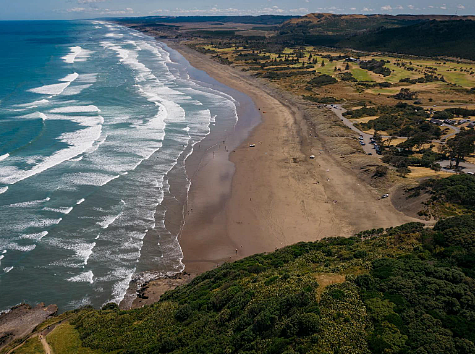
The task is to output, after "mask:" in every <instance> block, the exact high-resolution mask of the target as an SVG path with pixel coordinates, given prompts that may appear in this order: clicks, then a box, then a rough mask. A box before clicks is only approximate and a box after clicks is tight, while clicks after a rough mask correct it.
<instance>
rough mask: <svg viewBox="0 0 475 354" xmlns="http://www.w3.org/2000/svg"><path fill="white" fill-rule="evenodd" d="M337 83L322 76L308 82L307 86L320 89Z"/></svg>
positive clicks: (328, 77)
mask: <svg viewBox="0 0 475 354" xmlns="http://www.w3.org/2000/svg"><path fill="white" fill-rule="evenodd" d="M337 82H338V80H337V79H335V78H334V77H332V76H330V75H326V74H323V75H319V76H317V77H314V78H313V79H311V80H310V81H309V82H308V84H309V85H310V86H312V87H322V86H326V85H331V84H334V83H337Z"/></svg>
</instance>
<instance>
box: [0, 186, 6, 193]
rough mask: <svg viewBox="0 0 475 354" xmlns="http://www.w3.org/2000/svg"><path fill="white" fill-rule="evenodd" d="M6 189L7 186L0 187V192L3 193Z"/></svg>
mask: <svg viewBox="0 0 475 354" xmlns="http://www.w3.org/2000/svg"><path fill="white" fill-rule="evenodd" d="M7 190H8V187H0V194H3V193H5V192H6V191H7Z"/></svg>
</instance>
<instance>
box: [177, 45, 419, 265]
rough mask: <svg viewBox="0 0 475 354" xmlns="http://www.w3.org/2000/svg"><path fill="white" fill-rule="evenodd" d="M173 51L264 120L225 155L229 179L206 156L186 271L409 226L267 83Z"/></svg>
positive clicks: (185, 242)
mask: <svg viewBox="0 0 475 354" xmlns="http://www.w3.org/2000/svg"><path fill="white" fill-rule="evenodd" d="M171 46H172V47H173V48H174V49H176V50H178V51H179V52H180V53H181V54H182V55H184V56H185V57H186V58H187V59H188V60H189V62H190V63H191V65H192V66H194V67H195V68H197V69H200V70H204V71H206V72H207V73H208V74H209V75H210V76H212V77H213V78H215V79H216V80H218V81H220V82H221V83H223V84H225V85H227V86H229V87H231V88H233V89H236V90H238V91H241V92H244V93H245V94H247V95H248V96H249V97H251V99H252V100H253V101H254V103H255V105H256V106H257V107H258V108H259V109H260V111H261V114H262V123H261V124H260V125H259V126H257V127H256V128H255V129H254V130H253V131H252V133H251V134H250V136H249V137H248V138H247V139H246V141H245V142H244V143H243V144H241V145H240V146H239V148H237V149H235V151H234V152H232V153H231V154H230V155H229V156H230V161H231V162H232V163H233V164H234V166H235V171H234V174H232V171H233V170H234V169H233V168H231V165H230V163H229V162H228V161H226V156H227V155H220V156H222V157H221V158H219V157H218V152H215V158H214V159H213V158H211V156H205V157H204V158H203V162H202V164H201V165H200V168H199V169H198V171H197V172H196V173H195V174H194V175H193V177H192V185H191V189H190V194H189V201H188V211H191V212H190V214H188V215H187V216H186V218H185V225H184V227H183V229H182V232H181V235H180V244H181V247H182V249H183V254H184V259H183V262H184V264H185V266H186V268H185V270H186V271H187V272H189V273H193V274H196V273H201V272H203V271H206V270H209V269H212V268H214V267H216V266H217V265H219V264H222V263H223V262H226V261H233V260H236V259H239V258H242V257H246V256H249V255H252V254H255V253H261V252H268V251H273V250H275V249H276V248H280V247H283V246H286V245H290V244H293V243H296V242H299V241H315V240H319V239H322V238H324V237H329V236H350V235H352V234H353V233H355V232H358V231H361V230H366V229H371V228H375V227H389V226H395V225H400V224H402V223H405V222H409V221H414V219H411V218H409V217H407V216H406V215H404V214H402V213H401V212H398V211H397V210H395V208H394V207H393V206H392V204H391V203H390V201H389V199H384V200H380V198H379V197H380V196H379V194H378V193H377V192H376V191H375V190H374V189H372V188H371V187H369V186H368V185H366V184H365V183H364V182H363V181H361V180H360V179H358V177H357V176H356V175H355V173H354V172H352V171H350V170H349V169H347V168H345V167H343V166H342V164H341V162H340V161H339V156H333V155H332V154H330V153H329V152H327V151H326V149H325V146H324V145H322V142H321V141H320V140H319V139H316V138H315V137H313V135H312V136H310V131H309V130H308V128H307V125H306V122H305V120H304V119H303V116H302V114H301V113H300V112H299V110H298V109H297V108H296V106H295V105H293V104H292V102H289V101H286V99H284V98H282V97H281V96H280V95H279V93H278V92H277V91H276V90H275V89H274V88H272V87H270V85H269V84H266V82H264V81H263V80H259V79H256V78H254V77H251V76H249V75H248V74H247V73H244V72H241V71H238V70H236V69H235V68H232V67H230V66H226V65H222V64H219V63H217V62H215V61H213V60H211V59H209V58H208V57H207V56H205V55H203V54H201V53H198V52H196V51H194V50H192V49H190V48H188V47H185V46H181V45H177V44H171ZM241 118H243V117H241ZM250 144H255V145H256V147H252V148H251V147H249V145H250ZM211 153H212V151H210V152H209V154H211ZM312 154H313V155H315V156H316V158H315V159H310V158H309V156H310V155H312ZM217 157H218V158H217Z"/></svg>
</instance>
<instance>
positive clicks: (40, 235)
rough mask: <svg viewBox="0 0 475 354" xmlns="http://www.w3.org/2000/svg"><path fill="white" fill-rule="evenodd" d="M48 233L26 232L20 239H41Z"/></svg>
mask: <svg viewBox="0 0 475 354" xmlns="http://www.w3.org/2000/svg"><path fill="white" fill-rule="evenodd" d="M46 235H48V231H43V232H38V233H35V234H24V235H21V236H20V239H28V240H35V241H40V240H41V239H42V238H43V237H45V236H46Z"/></svg>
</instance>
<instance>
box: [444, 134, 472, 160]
mask: <svg viewBox="0 0 475 354" xmlns="http://www.w3.org/2000/svg"><path fill="white" fill-rule="evenodd" d="M444 151H445V152H446V153H447V154H448V156H449V158H450V159H451V160H455V168H456V169H457V168H458V167H459V164H460V161H462V160H463V159H464V158H465V157H466V156H467V155H470V154H472V153H473V152H475V130H474V129H468V130H462V131H460V133H458V134H456V135H455V137H454V138H453V139H450V140H449V141H447V144H446V145H445V146H444Z"/></svg>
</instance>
